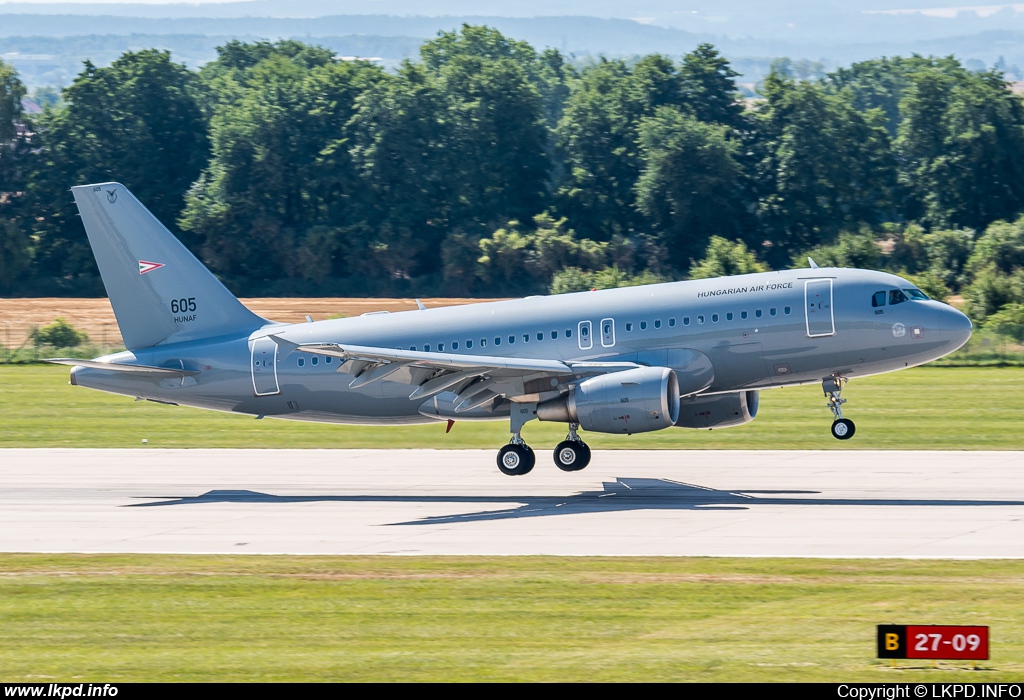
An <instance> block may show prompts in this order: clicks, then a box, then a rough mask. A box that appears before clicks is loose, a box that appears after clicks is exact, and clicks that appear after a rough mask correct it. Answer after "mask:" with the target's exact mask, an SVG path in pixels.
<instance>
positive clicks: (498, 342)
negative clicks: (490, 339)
mask: <svg viewBox="0 0 1024 700" xmlns="http://www.w3.org/2000/svg"><path fill="white" fill-rule="evenodd" d="M494 344H495V345H501V336H500V335H496V336H494Z"/></svg>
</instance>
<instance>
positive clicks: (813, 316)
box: [804, 279, 836, 338]
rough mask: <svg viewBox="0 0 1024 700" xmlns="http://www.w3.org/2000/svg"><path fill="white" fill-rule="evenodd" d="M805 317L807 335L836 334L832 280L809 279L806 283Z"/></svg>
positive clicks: (811, 336) (816, 336)
mask: <svg viewBox="0 0 1024 700" xmlns="http://www.w3.org/2000/svg"><path fill="white" fill-rule="evenodd" d="M804 318H805V319H806V321H807V337H809V338H821V337H824V336H828V335H835V334H836V321H835V314H834V313H833V312H832V280H831V279H827V280H807V282H805V283H804Z"/></svg>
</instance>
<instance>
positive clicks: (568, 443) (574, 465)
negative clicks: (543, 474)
mask: <svg viewBox="0 0 1024 700" xmlns="http://www.w3.org/2000/svg"><path fill="white" fill-rule="evenodd" d="M579 429H580V426H579V424H578V423H570V424H569V434H568V435H567V436H566V437H565V440H563V441H562V442H560V443H558V446H557V447H556V448H555V466H556V467H558V468H559V469H561V470H562V471H563V472H578V471H579V470H580V469H584V468H585V467H586V466H587V465H588V464H590V448H589V447H587V443H585V442H583V441H582V440H580V436H579V435H577V434H576V431H577V430H579Z"/></svg>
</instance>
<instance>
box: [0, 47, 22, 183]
mask: <svg viewBox="0 0 1024 700" xmlns="http://www.w3.org/2000/svg"><path fill="white" fill-rule="evenodd" d="M24 96H25V86H24V85H22V83H21V80H19V79H18V72H17V71H16V70H14V67H13V66H10V65H8V64H6V63H4V62H3V60H0V149H2V148H3V146H5V145H6V144H8V143H10V142H11V141H13V140H14V137H15V136H16V134H17V125H18V123H19V122H20V121H21V98H23V97H24ZM2 153H3V151H2V150H0V158H2V157H3V155H2ZM5 189H6V188H5V187H3V183H2V181H0V191H3V190H5Z"/></svg>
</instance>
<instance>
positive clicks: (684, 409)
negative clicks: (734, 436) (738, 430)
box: [676, 391, 759, 430]
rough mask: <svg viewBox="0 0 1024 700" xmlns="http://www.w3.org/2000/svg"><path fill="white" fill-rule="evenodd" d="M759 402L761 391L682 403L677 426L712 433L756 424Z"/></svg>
mask: <svg viewBox="0 0 1024 700" xmlns="http://www.w3.org/2000/svg"><path fill="white" fill-rule="evenodd" d="M758 400H759V393H758V392H757V391H741V392H738V393H735V394H716V395H713V396H696V397H693V398H687V399H682V400H681V401H680V402H679V403H680V405H679V418H678V419H677V420H676V426H678V427H680V428H697V429H699V430H700V429H703V430H710V429H712V428H731V427H733V426H734V425H743V424H744V423H749V422H750V421H752V420H754V416H756V415H757V403H758Z"/></svg>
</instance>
